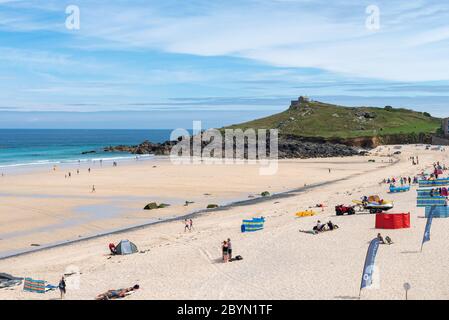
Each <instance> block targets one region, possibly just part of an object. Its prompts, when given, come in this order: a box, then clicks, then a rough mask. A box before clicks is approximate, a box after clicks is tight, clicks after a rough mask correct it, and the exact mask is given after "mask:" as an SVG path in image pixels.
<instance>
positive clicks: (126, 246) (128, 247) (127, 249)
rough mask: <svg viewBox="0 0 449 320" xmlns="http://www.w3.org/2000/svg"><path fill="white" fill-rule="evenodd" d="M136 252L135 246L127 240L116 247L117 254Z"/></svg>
mask: <svg viewBox="0 0 449 320" xmlns="http://www.w3.org/2000/svg"><path fill="white" fill-rule="evenodd" d="M138 251H139V250H137V246H136V245H135V244H134V243H132V242H131V241H129V240H122V241H120V243H119V244H118V245H117V254H132V253H137V252H138Z"/></svg>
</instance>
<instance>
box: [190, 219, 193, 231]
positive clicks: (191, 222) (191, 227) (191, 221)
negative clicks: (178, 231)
mask: <svg viewBox="0 0 449 320" xmlns="http://www.w3.org/2000/svg"><path fill="white" fill-rule="evenodd" d="M189 230H190V231H192V230H193V220H192V219H190V220H189Z"/></svg>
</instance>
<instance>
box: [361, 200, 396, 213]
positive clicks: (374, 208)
mask: <svg viewBox="0 0 449 320" xmlns="http://www.w3.org/2000/svg"><path fill="white" fill-rule="evenodd" d="M352 202H353V203H355V208H356V211H359V212H363V211H369V213H371V214H374V213H382V212H384V211H389V210H391V209H393V208H394V202H393V201H387V200H383V199H380V197H379V196H371V197H369V198H366V199H363V200H353V201H352Z"/></svg>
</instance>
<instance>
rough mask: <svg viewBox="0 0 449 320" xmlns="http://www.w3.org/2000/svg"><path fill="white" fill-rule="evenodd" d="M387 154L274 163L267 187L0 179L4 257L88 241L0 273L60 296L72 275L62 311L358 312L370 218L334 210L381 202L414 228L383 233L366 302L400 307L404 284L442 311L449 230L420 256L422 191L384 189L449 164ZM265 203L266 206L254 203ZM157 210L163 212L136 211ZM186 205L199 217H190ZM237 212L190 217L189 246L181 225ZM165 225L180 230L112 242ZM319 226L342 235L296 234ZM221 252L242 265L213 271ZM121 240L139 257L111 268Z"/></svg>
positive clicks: (239, 172) (219, 178)
mask: <svg viewBox="0 0 449 320" xmlns="http://www.w3.org/2000/svg"><path fill="white" fill-rule="evenodd" d="M389 148H390V150H389ZM394 151H396V149H393V148H392V147H387V146H385V147H380V148H378V149H377V150H374V151H372V155H370V156H364V157H361V156H359V157H351V158H328V159H307V160H281V161H280V162H279V170H278V172H277V174H276V175H273V176H261V175H259V171H258V169H259V167H257V166H254V165H201V164H200V165H189V166H185V165H184V166H175V165H172V164H171V163H170V162H169V161H168V159H155V160H151V161H141V162H139V161H135V162H126V163H125V162H124V163H119V165H118V166H117V167H112V166H111V164H110V163H103V165H102V166H100V164H99V163H96V164H95V165H91V172H90V173H88V171H87V165H80V166H79V165H78V164H74V165H70V166H67V167H64V168H57V170H52V168H51V167H45V168H44V167H41V168H39V169H36V170H33V171H31V172H26V173H20V172H14V173H11V174H6V175H5V176H4V177H1V178H0V198H1V202H0V256H3V257H5V256H8V255H12V254H15V253H19V252H23V251H27V250H30V249H40V248H44V247H45V246H49V245H52V244H58V243H64V242H69V241H73V240H81V239H83V238H88V237H94V238H92V239H88V240H83V241H78V242H75V243H72V244H67V245H64V246H59V247H55V248H50V249H45V250H41V251H38V252H33V253H28V254H25V255H20V256H17V257H11V258H6V259H2V260H0V272H6V273H10V274H13V275H15V276H20V277H33V278H35V279H43V280H46V281H48V282H49V283H51V284H55V285H57V283H58V281H59V279H60V277H61V275H62V274H64V273H66V272H67V270H73V269H75V270H79V273H80V274H79V275H75V276H76V277H77V279H78V280H79V288H70V287H69V288H68V292H67V295H66V299H87V300H92V299H94V298H95V296H96V295H97V294H99V293H101V292H104V291H106V290H108V289H117V288H123V287H129V286H132V285H134V284H136V283H138V284H139V285H140V287H141V288H140V289H139V290H138V291H136V292H135V293H134V294H132V295H131V296H129V297H127V298H126V299H357V298H358V294H359V287H360V276H361V272H362V268H363V263H364V259H365V255H366V249H367V247H368V244H369V241H370V240H372V239H373V238H374V237H375V236H376V235H377V233H378V232H379V230H376V229H375V228H374V219H375V216H374V215H370V214H357V215H354V216H338V217H337V216H336V215H335V210H334V207H335V205H338V204H351V201H352V200H355V199H360V197H362V196H364V195H374V194H379V196H381V197H382V198H385V199H388V200H393V201H395V208H394V210H393V211H392V212H410V213H411V228H410V229H402V230H380V232H382V234H383V235H389V236H390V237H391V238H392V239H393V241H394V245H391V246H381V248H380V249H379V252H378V256H377V260H376V265H377V267H378V268H379V272H378V275H377V276H378V281H379V286H378V288H373V289H368V290H364V291H363V292H362V296H361V298H362V299H403V298H404V290H403V284H404V282H409V283H410V284H411V286H412V289H411V290H410V292H409V298H410V299H448V298H449V289H448V288H449V279H448V278H447V277H445V270H446V269H447V266H448V265H449V260H448V259H447V257H446V255H445V253H446V252H447V251H448V246H449V245H448V243H449V234H448V233H447V232H446V231H445V230H447V228H448V227H449V220H447V219H437V220H436V221H435V222H434V225H433V226H432V240H431V241H430V242H428V243H427V244H426V245H425V247H424V250H423V252H422V253H420V252H419V249H420V245H421V239H422V235H423V230H424V226H425V223H426V219H424V218H423V215H424V212H423V210H422V209H417V208H416V192H415V189H416V187H413V188H412V191H411V192H408V193H401V194H392V195H390V194H387V189H388V186H386V185H384V184H380V182H381V181H382V180H383V179H384V178H387V177H393V176H395V177H398V176H414V175H416V174H417V173H418V172H420V171H422V170H426V169H429V168H431V166H432V164H433V163H434V162H436V161H441V162H442V163H446V162H447V160H448V156H449V154H448V153H446V152H441V151H431V150H424V147H418V146H403V147H402V149H401V150H400V151H401V152H402V154H401V155H397V156H395V157H394V158H393V162H392V163H390V158H389V157H387V156H386V155H387V154H389V153H392V152H394ZM416 155H418V156H419V157H420V164H419V165H418V166H412V165H411V161H409V158H410V156H416ZM370 159H371V160H375V162H369V161H368V160H370ZM329 169H330V171H329ZM76 170H80V173H79V174H77V173H76ZM67 172H71V177H70V178H66V177H65V175H66V174H67ZM92 185H95V188H96V192H94V193H93V192H91V189H92ZM262 191H269V192H270V193H271V194H272V196H271V197H266V198H261V196H260V193H261V192H262ZM153 201H156V202H158V203H168V204H170V207H168V208H164V209H157V210H150V211H144V210H143V207H144V206H145V205H146V204H147V203H149V202H153ZM186 201H193V202H194V203H193V204H190V205H188V206H185V205H184V204H185V202H186ZM237 201H245V202H241V203H237V204H235V205H230V206H225V207H222V208H218V209H215V210H211V211H208V212H201V213H199V214H196V215H194V216H193V221H194V230H193V231H192V232H184V225H183V218H182V217H184V216H186V215H189V214H192V213H194V212H196V211H199V210H203V209H205V208H206V206H207V205H208V204H218V205H220V206H224V205H226V204H231V203H234V202H237ZM321 203H322V204H324V205H325V208H324V209H323V210H322V209H315V210H316V211H317V213H318V215H316V216H313V217H304V218H296V217H295V213H296V212H298V211H303V210H306V209H308V208H309V207H313V206H315V205H316V204H321ZM260 216H264V217H265V218H266V223H265V228H264V230H262V231H258V232H255V233H241V232H240V225H241V221H242V219H245V218H252V217H260ZM167 219H175V220H173V221H169V222H163V223H157V224H154V225H148V226H146V227H141V228H136V229H132V230H127V231H123V232H119V233H112V234H109V233H110V232H111V231H114V230H119V229H125V228H131V227H136V226H139V225H143V224H151V223H155V222H161V221H164V220H167ZM176 219H180V220H176ZM318 219H319V220H321V221H328V220H329V219H331V220H332V221H333V222H334V223H336V224H337V225H339V227H340V228H339V229H338V230H335V231H332V232H326V233H323V234H319V235H311V234H306V233H301V232H299V230H310V229H311V228H312V227H313V226H314V225H315V223H316V221H317V220H318ZM102 234H105V235H102ZM227 238H231V239H232V242H233V249H234V250H233V251H234V255H241V256H242V257H243V260H241V261H234V262H232V263H227V264H224V263H222V262H221V242H222V241H223V240H225V239H227ZM121 239H129V240H131V241H132V242H134V243H135V244H136V245H137V246H138V248H139V251H141V252H139V253H136V254H132V255H126V256H112V257H111V256H110V255H109V249H108V244H109V243H111V242H113V243H118V242H119V241H120V240H121ZM35 245H39V246H35ZM72 277H73V276H72ZM58 297H59V293H58V292H55V291H53V292H49V293H47V294H45V295H38V294H33V293H27V292H23V291H22V287H21V286H18V287H14V288H12V289H0V299H55V298H58Z"/></svg>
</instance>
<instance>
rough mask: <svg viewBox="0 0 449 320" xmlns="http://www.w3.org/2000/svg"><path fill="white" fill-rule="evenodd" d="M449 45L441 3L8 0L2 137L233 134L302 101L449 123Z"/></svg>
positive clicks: (2, 27) (2, 39)
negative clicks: (86, 132) (32, 131)
mask: <svg viewBox="0 0 449 320" xmlns="http://www.w3.org/2000/svg"><path fill="white" fill-rule="evenodd" d="M68 5H76V6H78V7H79V9H80V29H79V30H69V29H67V28H66V25H65V22H66V18H67V14H66V12H65V11H66V7H67V6H68ZM370 5H376V6H377V8H378V9H379V13H380V15H379V18H380V20H379V21H380V22H379V26H380V28H379V29H376V30H371V29H369V28H367V27H366V24H365V21H366V19H367V17H368V16H369V14H370V13H367V12H366V9H367V7H368V6H370ZM448 40H449V3H447V4H446V3H443V2H441V1H422V0H409V1H391V0H388V1H383V0H382V1H363V0H360V1H350V0H347V1H343V0H334V1H325V0H238V1H237V0H226V1H218V0H217V1H210V0H209V1H203V0H188V1H185V0H182V1H181V0H179V1H178V0H176V1H175V0H164V1H162V0H159V1H151V0H145V1H143V0H134V1H124V0H108V1H106V0H104V1H98V0H79V1H77V0H71V1H64V0H46V1H39V0H35V1H27V0H23V1H22V0H0V83H1V86H0V97H1V99H0V128H13V127H15V128H17V127H20V128H38V127H45V128H49V127H50V128H53V127H54V128H65V127H71V128H78V127H79V128H84V127H93V128H101V127H105V128H114V127H117V128H174V127H179V126H182V127H188V126H189V124H190V125H191V121H192V120H203V121H204V125H205V126H222V125H225V124H230V123H237V122H239V121H244V120H249V119H252V118H256V117H260V116H264V115H268V114H271V113H274V112H278V111H281V110H283V109H285V108H286V107H288V104H289V101H290V100H291V99H294V98H296V97H298V96H299V95H308V96H310V97H312V98H314V99H317V100H322V101H326V102H334V103H340V104H345V105H371V106H384V105H393V106H398V107H410V108H413V109H416V110H420V111H428V112H430V113H432V114H434V115H436V116H448V115H449V111H448V110H449V108H448V107H447V106H448V104H449V41H448Z"/></svg>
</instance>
